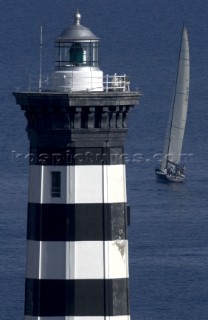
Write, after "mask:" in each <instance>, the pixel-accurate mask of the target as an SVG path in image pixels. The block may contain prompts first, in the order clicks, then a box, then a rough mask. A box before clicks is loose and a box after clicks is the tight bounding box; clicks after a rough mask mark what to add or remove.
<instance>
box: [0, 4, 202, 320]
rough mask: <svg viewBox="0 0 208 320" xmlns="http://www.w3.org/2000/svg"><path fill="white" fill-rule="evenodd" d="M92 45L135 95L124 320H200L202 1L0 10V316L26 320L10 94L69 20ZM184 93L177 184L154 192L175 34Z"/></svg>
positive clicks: (19, 115) (17, 122)
mask: <svg viewBox="0 0 208 320" xmlns="http://www.w3.org/2000/svg"><path fill="white" fill-rule="evenodd" d="M77 7H78V8H79V10H80V12H81V14H82V20H81V23H82V24H83V25H84V26H87V27H89V28H90V29H91V30H92V31H93V32H94V33H95V34H96V35H97V36H98V37H100V38H101V43H100V56H99V58H100V68H101V69H102V70H103V72H104V73H105V74H114V73H115V72H116V73H118V74H123V73H125V74H127V75H128V76H130V79H131V90H135V89H136V90H137V89H139V90H141V91H142V94H143V96H142V98H141V101H140V104H139V105H137V106H136V107H135V108H134V110H132V111H131V114H130V118H129V121H128V127H129V131H128V136H127V141H126V149H125V151H126V167H127V193H128V203H129V204H130V205H131V225H130V227H129V255H130V258H129V263H130V304H131V317H132V319H135V320H136V319H139V320H190V319H191V320H199V319H200V320H201V319H202V320H206V319H208V278H207V276H208V271H207V270H208V212H207V191H208V181H207V180H208V171H207V158H208V144H207V136H208V126H207V121H208V93H207V87H208V83H207V79H208V77H207V74H208V43H207V34H208V23H207V12H208V3H207V1H205V0H198V1H197V2H196V1H190V0H175V1H164V0H140V1H136V0H128V1H127V0H120V1H110V0H105V1H100V0H90V1H84V0H79V1H75V0H71V1H68V0H62V1H57V0H54V1H49V0H44V1H42V0H36V1H32V0H18V1H16V2H15V1H13V0H7V1H3V0H1V1H0V15H1V32H0V40H1V41H0V43H1V47H0V48H1V49H0V94H1V103H0V108H1V113H0V114H1V116H0V151H1V153H0V156H1V158H0V159H1V163H0V164H1V165H0V179H1V184H0V285H1V290H0V318H1V319H2V320H11V319H18V320H19V319H23V314H24V277H25V250H26V247H25V239H26V215H27V213H26V212H27V188H28V163H27V159H26V158H27V152H28V147H29V143H28V139H27V134H26V132H25V127H26V120H25V118H24V115H23V112H21V111H20V109H19V106H17V105H16V104H15V99H14V97H13V96H12V92H13V91H16V90H25V89H27V88H28V83H29V75H30V74H38V72H39V39H40V27H41V25H42V26H43V52H42V53H43V61H42V62H43V73H47V72H48V71H50V70H52V69H53V65H54V40H55V38H56V37H57V36H58V35H59V34H60V33H61V32H62V31H63V30H64V29H65V28H66V27H68V26H70V25H71V24H72V22H73V15H74V12H75V10H76V9H77ZM183 23H185V25H186V26H187V29H188V34H189V43H190V57H191V86H190V100H189V113H188V118H187V127H186V133H185V139H184V147H183V160H184V164H185V166H186V168H187V180H186V182H185V183H184V184H169V185H168V184H167V185H166V184H161V183H157V182H156V179H155V175H154V168H155V166H156V165H157V164H158V161H159V159H160V156H161V152H162V148H163V142H164V137H165V131H166V124H167V119H168V112H169V107H170V103H171V98H172V92H173V86H174V81H175V77H176V71H177V59H178V52H179V44H180V36H181V29H182V25H183Z"/></svg>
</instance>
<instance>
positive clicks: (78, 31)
mask: <svg viewBox="0 0 208 320" xmlns="http://www.w3.org/2000/svg"><path fill="white" fill-rule="evenodd" d="M80 20H81V15H80V13H79V12H78V11H77V12H76V14H75V19H74V24H73V25H72V26H71V27H69V28H67V29H66V30H64V31H63V32H62V33H61V34H60V36H59V37H58V38H57V39H56V42H66V41H67V40H70V41H76V40H78V41H80V40H83V41H86V40H94V41H99V38H98V37H96V36H95V35H94V33H92V31H91V30H90V29H88V28H86V27H84V26H82V25H81V24H80Z"/></svg>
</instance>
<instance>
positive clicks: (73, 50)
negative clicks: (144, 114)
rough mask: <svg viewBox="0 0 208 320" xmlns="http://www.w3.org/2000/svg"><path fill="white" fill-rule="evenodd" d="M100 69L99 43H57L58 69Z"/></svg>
mask: <svg viewBox="0 0 208 320" xmlns="http://www.w3.org/2000/svg"><path fill="white" fill-rule="evenodd" d="M77 66H88V67H98V42H94V41H93V42H92V41H88V42H78V41H76V42H57V43H56V68H57V69H63V68H68V67H77Z"/></svg>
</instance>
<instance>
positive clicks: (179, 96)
mask: <svg viewBox="0 0 208 320" xmlns="http://www.w3.org/2000/svg"><path fill="white" fill-rule="evenodd" d="M189 82H190V59H189V44H188V34H187V30H186V28H185V27H183V31H182V37H181V47H180V53H179V62H178V72H177V77H176V84H175V89H174V94H173V101H172V105H171V110H170V115H169V120H168V127H167V132H166V138H165V145H164V149H163V159H162V162H161V170H162V171H164V169H165V168H167V162H168V161H170V162H171V163H174V164H176V165H177V164H179V163H180V157H181V150H182V144H183V137H184V131H185V126H186V117H187V111H188V97H189Z"/></svg>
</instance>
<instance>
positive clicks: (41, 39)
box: [38, 26, 43, 91]
mask: <svg viewBox="0 0 208 320" xmlns="http://www.w3.org/2000/svg"><path fill="white" fill-rule="evenodd" d="M42 48H43V27H42V26H41V27H40V66H39V83H38V89H39V91H41V89H42Z"/></svg>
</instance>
